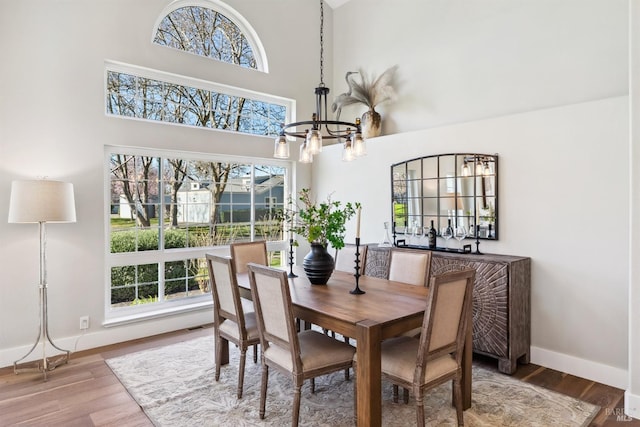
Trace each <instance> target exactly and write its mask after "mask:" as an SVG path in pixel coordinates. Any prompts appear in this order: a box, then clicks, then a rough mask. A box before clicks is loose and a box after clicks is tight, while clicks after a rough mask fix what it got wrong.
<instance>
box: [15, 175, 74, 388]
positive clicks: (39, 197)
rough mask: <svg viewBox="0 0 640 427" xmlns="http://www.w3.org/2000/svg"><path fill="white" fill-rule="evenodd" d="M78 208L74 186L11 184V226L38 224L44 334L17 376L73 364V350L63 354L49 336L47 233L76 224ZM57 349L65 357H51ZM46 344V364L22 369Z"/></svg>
mask: <svg viewBox="0 0 640 427" xmlns="http://www.w3.org/2000/svg"><path fill="white" fill-rule="evenodd" d="M75 221H76V208H75V201H74V197H73V184H70V183H67V182H60V181H48V180H34V181H13V182H12V183H11V200H10V202H9V222H10V223H37V224H38V228H39V231H40V285H39V290H40V292H39V293H40V331H39V332H38V338H37V339H36V342H35V343H34V344H33V347H31V350H29V352H28V353H27V354H25V355H24V356H23V357H22V358H20V359H18V360H16V361H15V362H13V369H14V372H15V373H16V374H18V373H20V372H32V371H38V372H42V373H43V374H44V380H45V381H46V380H47V372H48V371H51V370H53V369H55V368H56V367H57V366H59V365H62V364H65V363H67V362H68V361H69V355H70V353H71V352H70V351H69V350H63V349H61V348H60V347H58V346H57V345H55V344H54V343H53V341H52V340H51V337H50V336H49V326H48V323H47V320H48V319H47V317H48V316H47V253H46V252H47V231H46V224H47V223H48V222H75ZM47 341H49V344H51V345H52V346H53V348H55V349H56V350H58V351H61V352H63V353H64V354H62V355H57V356H55V357H47V354H46V343H47ZM39 343H42V360H38V361H36V362H35V364H36V365H35V367H21V368H19V367H18V363H19V362H21V361H22V360H24V359H26V358H27V356H29V355H30V354H31V353H32V352H33V351H34V350H35V349H36V347H37V346H38V344H39Z"/></svg>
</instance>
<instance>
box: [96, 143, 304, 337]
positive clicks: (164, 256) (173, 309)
mask: <svg viewBox="0 0 640 427" xmlns="http://www.w3.org/2000/svg"><path fill="white" fill-rule="evenodd" d="M118 153H119V154H127V155H135V156H152V157H158V158H161V159H164V158H185V159H188V160H205V161H221V162H229V163H240V164H251V165H253V166H255V165H266V164H268V165H274V166H279V167H283V168H285V169H286V172H285V173H286V177H285V182H284V185H285V194H286V193H293V192H294V191H293V190H292V189H293V176H294V174H295V170H294V168H295V164H294V163H293V162H291V161H288V160H279V159H265V158H260V157H249V156H234V155H221V154H209V153H201V152H191V151H184V150H166V149H154V148H137V147H123V146H115V145H105V147H104V153H103V156H104V158H103V162H104V172H103V174H104V187H103V193H104V200H103V202H104V208H103V210H104V220H103V221H104V236H105V243H104V253H105V272H104V295H105V300H104V314H105V321H104V323H103V326H105V327H109V326H116V325H121V324H126V323H131V322H136V321H141V320H148V319H150V318H156V317H164V316H168V315H171V314H176V313H186V312H189V311H194V310H200V309H203V308H210V307H211V305H212V304H213V300H212V298H211V295H210V294H205V295H196V296H192V297H186V298H179V299H171V300H167V301H163V302H162V303H160V304H142V305H137V306H129V307H119V308H117V309H114V308H113V307H112V306H111V268H112V267H121V266H129V265H142V264H158V280H159V282H160V284H159V286H160V290H159V293H160V295H162V294H163V290H164V265H165V263H167V262H172V261H182V260H185V259H189V258H204V256H205V253H216V254H219V255H228V254H229V245H218V246H201V247H189V248H170V249H165V248H164V247H163V249H158V250H152V251H136V252H118V253H111V226H110V224H111V205H112V201H111V167H110V159H111V155H113V154H118ZM251 178H252V179H254V168H252V172H251ZM251 206H252V209H251V212H252V213H251V233H252V235H253V233H254V225H255V217H254V216H253V212H254V207H255V194H254V193H253V192H252V194H251ZM254 237H255V236H254ZM267 249H268V250H269V251H287V250H288V249H289V247H288V241H287V240H278V241H268V242H267Z"/></svg>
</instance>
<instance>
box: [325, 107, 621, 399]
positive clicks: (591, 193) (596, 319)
mask: <svg viewBox="0 0 640 427" xmlns="http://www.w3.org/2000/svg"><path fill="white" fill-rule="evenodd" d="M627 99H628V98H627V97H617V98H609V99H606V100H602V101H594V102H588V103H582V104H575V105H571V106H566V107H558V108H553V109H545V110H538V111H535V112H530V113H522V114H516V115H511V116H503V117H499V118H495V119H487V120H480V121H475V122H468V123H465V124H461V125H452V126H443V127H437V128H431V129H428V130H423V131H415V132H407V133H401V134H396V135H388V136H384V137H380V138H374V139H371V140H369V142H368V155H367V156H366V157H365V158H361V159H358V160H355V161H353V162H350V163H345V162H342V161H341V160H340V154H341V153H340V149H339V147H330V148H329V149H328V150H327V149H325V150H324V151H323V152H322V154H321V155H320V156H318V159H317V160H314V170H313V173H314V175H316V176H317V177H322V179H321V180H320V179H318V180H317V181H315V182H316V185H315V186H314V189H315V191H316V194H317V195H318V196H319V197H323V196H324V195H325V194H329V193H332V192H333V193H334V195H333V198H334V199H335V200H343V201H359V202H361V203H362V205H363V210H362V240H363V241H365V242H378V241H380V240H381V238H382V231H383V227H382V225H383V222H384V221H390V220H391V218H390V217H391V209H390V204H391V188H390V165H391V164H393V163H396V162H400V161H403V160H408V159H411V158H415V157H419V156H423V155H430V154H444V153H455V152H480V153H498V155H499V182H498V188H499V206H498V209H499V215H500V219H499V221H500V240H498V241H495V242H482V243H481V244H480V248H481V250H482V251H483V252H487V253H501V254H510V255H520V256H528V257H531V259H532V272H531V277H532V285H531V286H532V289H531V308H532V313H531V332H532V346H533V347H534V349H533V352H532V361H533V362H534V363H538V364H542V365H544V366H549V367H552V368H560V366H559V364H560V363H564V361H563V360H564V359H563V360H558V358H560V356H562V355H566V356H570V357H575V358H577V359H582V360H583V362H580V361H579V360H578V361H576V360H573V359H572V360H573V363H572V364H568V363H567V364H566V366H564V365H563V366H562V369H561V370H562V371H563V372H570V373H575V374H576V375H579V376H582V377H587V378H592V379H596V380H598V381H600V382H604V383H608V384H614V385H616V386H617V387H622V388H624V387H625V386H626V369H627V353H626V351H627V327H626V323H627V314H628V311H627V300H626V296H627V271H628V268H629V260H628V248H627V239H628V234H627V230H628V227H627V225H628V221H629V217H628V209H629V202H628V190H629V186H628V183H627V176H628V167H627V162H626V155H627V125H628V121H627V117H628V108H627ZM603 141H606V151H607V154H606V158H607V159H610V160H607V161H603V147H602V142H603ZM616 160H617V161H616ZM590 170H596V171H597V173H589V172H590ZM374 171H375V172H374ZM585 172H586V173H585ZM612 206H615V208H611V207H612ZM353 228H354V224H351V227H349V234H348V235H347V237H348V239H349V240H353V238H354V235H353ZM456 243H457V242H450V244H451V245H454V244H456ZM603 248H606V250H603ZM592 364H593V365H592Z"/></svg>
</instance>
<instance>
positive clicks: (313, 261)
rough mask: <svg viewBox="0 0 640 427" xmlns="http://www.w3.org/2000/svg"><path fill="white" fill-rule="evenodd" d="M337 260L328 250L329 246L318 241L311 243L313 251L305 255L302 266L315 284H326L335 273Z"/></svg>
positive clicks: (310, 280)
mask: <svg viewBox="0 0 640 427" xmlns="http://www.w3.org/2000/svg"><path fill="white" fill-rule="evenodd" d="M334 267H335V261H334V260H333V257H332V256H331V255H329V252H327V247H326V246H324V245H321V244H318V243H312V244H311V251H310V252H309V253H308V254H307V255H306V256H305V257H304V260H303V261H302V268H304V272H305V273H306V274H307V278H308V279H309V282H311V284H313V285H326V284H327V282H328V281H329V278H330V277H331V274H332V273H333V269H334Z"/></svg>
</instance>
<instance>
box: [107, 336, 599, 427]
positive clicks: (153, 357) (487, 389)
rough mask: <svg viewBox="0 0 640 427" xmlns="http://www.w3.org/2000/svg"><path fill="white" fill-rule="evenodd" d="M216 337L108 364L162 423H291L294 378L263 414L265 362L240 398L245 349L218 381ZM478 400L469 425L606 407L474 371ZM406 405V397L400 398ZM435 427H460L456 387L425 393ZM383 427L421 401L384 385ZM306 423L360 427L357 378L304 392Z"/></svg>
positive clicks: (550, 420)
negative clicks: (355, 405)
mask: <svg viewBox="0 0 640 427" xmlns="http://www.w3.org/2000/svg"><path fill="white" fill-rule="evenodd" d="M213 346H214V340H213V337H201V338H196V339H193V340H189V341H184V342H181V343H177V344H172V345H169V346H165V347H159V348H155V349H150V350H144V351H140V352H137V353H133V354H128V355H125V356H120V357H116V358H113V359H109V360H107V364H108V365H109V367H110V368H111V369H112V370H113V372H114V373H115V374H116V375H117V377H118V378H119V379H120V381H121V382H122V384H123V385H124V386H125V387H126V389H127V390H128V391H129V393H130V394H131V396H133V398H134V399H135V400H136V401H137V402H138V404H139V405H140V406H141V407H142V409H143V410H144V412H145V413H146V414H147V416H148V417H149V419H150V420H151V421H152V422H153V423H154V424H155V425H156V426H167V427H169V426H170V427H174V426H180V427H185V426H198V427H200V426H234V427H240V426H278V427H280V426H284V425H290V424H291V405H292V397H293V389H292V385H291V381H290V379H289V378H286V377H284V376H283V375H280V374H279V373H277V372H275V371H272V372H270V375H269V388H268V395H267V408H266V418H265V419H264V420H260V418H259V416H258V411H259V402H260V372H261V368H260V363H258V364H254V363H253V354H252V351H253V350H249V351H248V352H247V364H246V372H245V382H244V394H243V397H242V399H237V398H236V385H237V378H238V358H239V352H238V350H237V348H235V347H234V346H233V345H230V346H229V347H230V351H229V352H230V355H229V358H230V363H229V365H225V366H223V367H222V371H221V375H220V381H219V382H216V381H215V380H214V372H215V371H214V356H213V354H214V353H213ZM472 387H473V388H472V392H473V398H472V405H471V408H469V409H468V410H466V411H465V413H464V421H465V425H466V426H469V427H473V426H486V427H489V426H491V427H495V426H514V427H515V426H518V427H522V426H541V427H547V426H555V427H561V426H586V425H588V424H589V422H590V421H591V420H592V419H593V417H594V416H595V415H596V414H597V412H598V409H599V408H598V407H597V406H594V405H591V404H589V403H586V402H583V401H581V400H578V399H574V398H571V397H568V396H565V395H562V394H558V393H555V392H551V391H548V390H546V389H544V388H541V387H537V386H534V385H531V384H527V383H523V382H521V381H518V380H516V379H514V378H511V377H509V376H507V375H504V374H500V373H496V372H492V371H490V370H488V369H485V368H482V367H478V366H474V367H473V386H472ZM400 401H402V399H400ZM424 404H425V413H426V424H427V425H428V426H454V425H456V415H455V410H454V408H453V407H452V406H451V385H450V383H447V384H444V385H442V386H439V387H438V388H436V389H434V390H432V391H430V392H429V393H427V395H426V396H425V401H424ZM382 405H383V406H382V425H383V426H399V427H400V426H402V427H405V426H410V425H415V422H416V421H415V416H416V415H415V403H414V401H413V397H412V398H411V399H410V401H409V404H408V405H405V404H404V403H393V401H392V387H391V385H389V384H386V383H383V396H382ZM300 425H303V426H332V427H334V426H353V425H354V411H353V380H350V381H345V379H344V373H343V372H338V373H335V374H332V375H327V376H324V377H320V378H317V379H316V393H315V394H311V392H310V389H309V386H308V385H305V386H304V387H303V389H302V400H301V408H300Z"/></svg>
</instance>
